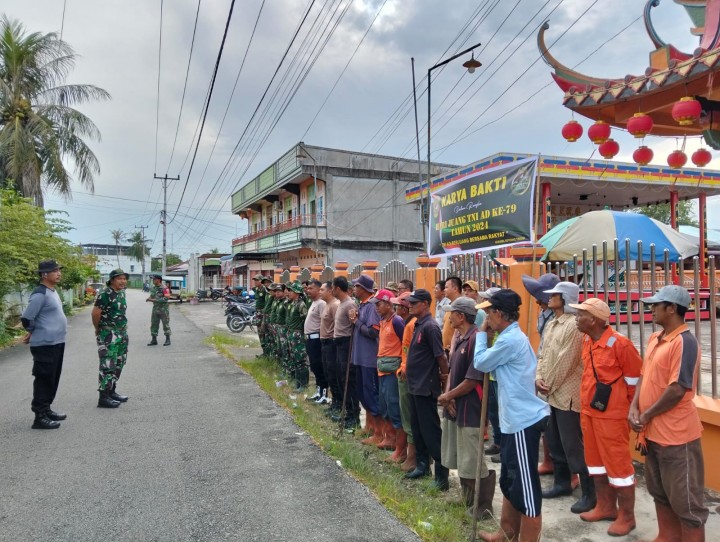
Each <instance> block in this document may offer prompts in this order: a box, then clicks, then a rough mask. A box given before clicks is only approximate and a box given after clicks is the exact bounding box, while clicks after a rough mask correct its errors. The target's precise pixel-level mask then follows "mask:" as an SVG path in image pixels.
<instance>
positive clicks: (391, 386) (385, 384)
mask: <svg viewBox="0 0 720 542" xmlns="http://www.w3.org/2000/svg"><path fill="white" fill-rule="evenodd" d="M379 380H380V417H381V418H385V419H386V420H390V422H391V423H392V426H393V428H395V429H400V428H401V427H402V418H401V416H400V393H399V392H398V380H397V375H396V374H395V373H390V374H389V375H382V376H380V377H379Z"/></svg>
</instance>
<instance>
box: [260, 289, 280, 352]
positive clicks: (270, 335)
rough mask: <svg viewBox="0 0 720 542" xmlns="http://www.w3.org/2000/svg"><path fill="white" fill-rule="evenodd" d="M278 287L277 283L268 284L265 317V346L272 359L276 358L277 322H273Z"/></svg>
mask: <svg viewBox="0 0 720 542" xmlns="http://www.w3.org/2000/svg"><path fill="white" fill-rule="evenodd" d="M276 288H277V285H276V284H275V283H271V284H270V285H269V286H267V291H268V297H267V300H266V301H265V317H264V319H263V324H264V325H265V346H266V347H267V357H268V358H270V359H271V360H274V359H276V358H275V324H273V323H272V317H273V314H274V312H275V308H276V307H277V303H276V299H275V297H276V293H275V291H276Z"/></svg>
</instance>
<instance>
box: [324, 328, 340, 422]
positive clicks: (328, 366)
mask: <svg viewBox="0 0 720 542" xmlns="http://www.w3.org/2000/svg"><path fill="white" fill-rule="evenodd" d="M320 345H321V347H322V364H323V372H324V374H325V379H326V381H327V383H328V386H329V387H330V391H331V392H332V407H333V408H337V409H339V408H340V397H342V391H341V390H340V380H338V375H337V370H336V367H335V366H336V365H337V354H336V353H335V341H334V340H333V339H320Z"/></svg>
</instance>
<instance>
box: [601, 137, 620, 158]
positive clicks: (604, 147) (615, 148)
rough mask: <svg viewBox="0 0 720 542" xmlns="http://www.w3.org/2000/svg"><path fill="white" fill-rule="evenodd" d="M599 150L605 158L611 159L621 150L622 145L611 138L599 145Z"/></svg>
mask: <svg viewBox="0 0 720 542" xmlns="http://www.w3.org/2000/svg"><path fill="white" fill-rule="evenodd" d="M598 152H599V153H600V155H601V156H602V157H603V158H606V159H608V160H609V159H610V158H612V157H613V156H615V155H616V154H617V153H618V152H620V145H618V142H617V141H615V140H614V139H612V138H610V139H608V140H607V141H605V142H604V143H602V144H601V145H600V146H599V147H598Z"/></svg>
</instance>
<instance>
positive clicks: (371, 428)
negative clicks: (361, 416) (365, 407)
mask: <svg viewBox="0 0 720 542" xmlns="http://www.w3.org/2000/svg"><path fill="white" fill-rule="evenodd" d="M374 432H375V416H373V415H372V414H370V413H369V412H368V411H365V427H363V428H362V429H360V431H358V432H357V433H355V434H356V435H357V436H358V437H370V436H372V434H373V433H374Z"/></svg>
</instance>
